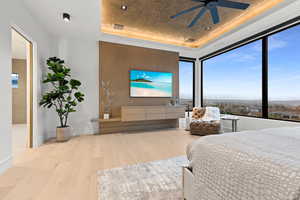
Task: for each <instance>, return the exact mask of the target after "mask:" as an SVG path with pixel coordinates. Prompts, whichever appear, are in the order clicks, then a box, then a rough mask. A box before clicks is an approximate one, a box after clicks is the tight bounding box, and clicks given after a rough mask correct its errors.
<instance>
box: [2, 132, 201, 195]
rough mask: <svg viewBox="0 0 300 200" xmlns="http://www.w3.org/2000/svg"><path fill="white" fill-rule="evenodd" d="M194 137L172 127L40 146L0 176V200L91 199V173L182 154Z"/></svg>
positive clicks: (94, 182) (93, 189) (93, 192)
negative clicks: (171, 128)
mask: <svg viewBox="0 0 300 200" xmlns="http://www.w3.org/2000/svg"><path fill="white" fill-rule="evenodd" d="M197 138H198V137H196V136H190V135H189V134H188V132H185V131H184V130H182V129H176V130H175V129H173V130H162V131H154V132H144V133H130V134H111V135H101V136H100V135H94V136H81V137H75V138H73V139H72V140H70V141H68V142H67V143H49V144H45V145H43V146H42V147H40V148H38V149H32V150H27V151H26V152H24V153H23V154H22V155H19V156H18V157H17V158H16V159H15V161H14V166H13V167H12V168H11V169H9V170H8V171H7V172H6V173H4V174H3V175H1V176H0V200H97V189H96V186H97V180H96V179H97V175H96V172H97V170H101V169H108V168H114V167H120V166H124V165H131V164H136V163H141V162H148V161H153V160H161V159H166V158H170V157H175V156H179V155H184V154H185V148H186V146H187V144H189V143H190V142H192V141H193V140H195V139H197Z"/></svg>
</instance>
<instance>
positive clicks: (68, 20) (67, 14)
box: [63, 13, 71, 22]
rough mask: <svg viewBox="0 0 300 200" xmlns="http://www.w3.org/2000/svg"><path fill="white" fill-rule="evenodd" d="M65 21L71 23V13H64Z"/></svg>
mask: <svg viewBox="0 0 300 200" xmlns="http://www.w3.org/2000/svg"><path fill="white" fill-rule="evenodd" d="M63 20H64V21H65V22H70V21H71V16H70V14H69V13H63Z"/></svg>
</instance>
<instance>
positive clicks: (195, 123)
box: [190, 107, 221, 136]
mask: <svg viewBox="0 0 300 200" xmlns="http://www.w3.org/2000/svg"><path fill="white" fill-rule="evenodd" d="M220 120H221V119H220V109H219V108H217V107H206V108H200V107H199V108H198V107H196V108H193V116H192V122H191V123H190V131H191V134H195V135H201V136H204V135H210V134H218V133H220V132H221V123H220Z"/></svg>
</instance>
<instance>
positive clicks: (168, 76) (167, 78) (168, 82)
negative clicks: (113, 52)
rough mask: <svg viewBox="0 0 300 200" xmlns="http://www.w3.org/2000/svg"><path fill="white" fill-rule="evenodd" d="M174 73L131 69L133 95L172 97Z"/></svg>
mask: <svg viewBox="0 0 300 200" xmlns="http://www.w3.org/2000/svg"><path fill="white" fill-rule="evenodd" d="M172 79H173V74H172V73H168V72H151V71H142V70H131V71H130V96H131V97H172Z"/></svg>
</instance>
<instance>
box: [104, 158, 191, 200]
mask: <svg viewBox="0 0 300 200" xmlns="http://www.w3.org/2000/svg"><path fill="white" fill-rule="evenodd" d="M185 165H187V159H186V157H185V156H181V157H176V158H171V159H167V160H160V161H154V162H149V163H142V164H137V165H132V166H127V167H122V168H114V169H109V170H103V171H98V199H99V200H144V199H146V200H147V199H151V200H178V199H183V198H182V166H185Z"/></svg>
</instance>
